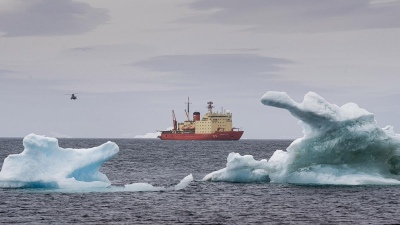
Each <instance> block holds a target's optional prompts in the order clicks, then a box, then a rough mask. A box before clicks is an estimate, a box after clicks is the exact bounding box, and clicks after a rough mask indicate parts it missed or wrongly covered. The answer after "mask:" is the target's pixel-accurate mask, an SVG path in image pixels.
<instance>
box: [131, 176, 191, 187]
mask: <svg viewBox="0 0 400 225" xmlns="http://www.w3.org/2000/svg"><path fill="white" fill-rule="evenodd" d="M192 181H193V176H192V174H189V175H187V176H186V177H185V178H183V179H182V180H181V181H180V182H179V184H177V185H175V186H173V187H169V188H165V187H154V186H153V185H151V184H148V183H133V184H127V185H125V191H178V190H182V189H184V188H186V187H187V186H188V185H189V184H190V182H192Z"/></svg>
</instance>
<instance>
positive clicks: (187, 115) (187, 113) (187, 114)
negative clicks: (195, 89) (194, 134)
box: [185, 97, 192, 121]
mask: <svg viewBox="0 0 400 225" xmlns="http://www.w3.org/2000/svg"><path fill="white" fill-rule="evenodd" d="M185 104H187V112H186V110H185V113H186V117H187V119H188V121H189V120H190V119H189V115H190V114H189V104H192V103H191V102H189V97H188V101H187V102H185Z"/></svg>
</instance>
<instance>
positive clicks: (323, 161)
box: [203, 91, 400, 185]
mask: <svg viewBox="0 0 400 225" xmlns="http://www.w3.org/2000/svg"><path fill="white" fill-rule="evenodd" d="M261 102H262V103H263V104H264V105H268V106H273V107H278V108H283V109H286V110H288V111H289V112H290V113H291V114H292V115H293V116H294V117H296V118H298V119H299V120H300V123H301V124H302V126H303V134H304V137H302V138H299V139H297V140H295V141H293V142H292V143H291V144H290V146H289V147H288V148H287V149H286V151H283V150H276V151H275V153H274V154H273V155H272V157H271V158H270V159H269V160H268V161H267V160H261V161H257V160H254V159H253V158H252V157H250V156H240V155H239V154H234V153H231V154H230V155H229V157H228V162H227V167H226V168H224V169H222V170H219V171H215V172H213V173H210V174H208V175H206V176H205V177H204V178H203V180H214V181H231V182H254V181H264V182H268V181H270V182H275V183H300V184H345V185H361V184H400V176H399V174H400V137H399V135H398V134H395V132H394V131H393V127H391V126H387V127H385V128H380V127H379V126H378V125H377V122H376V121H375V119H374V115H373V114H372V113H370V112H368V111H366V110H365V109H362V108H360V107H358V105H357V104H355V103H347V104H345V105H343V106H341V107H339V106H337V105H335V104H331V103H329V102H327V101H326V100H325V99H323V98H322V97H321V96H319V95H317V94H316V93H313V92H309V93H307V94H306V95H305V96H304V100H303V102H302V103H297V102H295V101H294V100H293V99H291V98H290V97H289V96H288V95H287V94H286V93H284V92H272V91H270V92H267V93H266V94H265V95H264V96H263V97H262V98H261Z"/></svg>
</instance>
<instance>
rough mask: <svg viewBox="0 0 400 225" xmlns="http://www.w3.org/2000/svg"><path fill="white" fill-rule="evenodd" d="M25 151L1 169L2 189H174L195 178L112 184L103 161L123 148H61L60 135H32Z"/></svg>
mask: <svg viewBox="0 0 400 225" xmlns="http://www.w3.org/2000/svg"><path fill="white" fill-rule="evenodd" d="M23 145H24V151H23V152H22V153H20V154H12V155H9V156H8V157H7V158H5V160H4V163H3V167H2V169H1V171H0V188H45V189H49V188H50V189H57V190H60V189H62V190H69V191H70V190H72V191H101V192H113V191H118V192H121V191H174V190H181V189H183V188H185V187H186V186H188V185H189V184H190V182H192V181H193V176H192V175H191V174H190V175H188V176H186V177H185V178H184V179H182V180H181V182H180V183H179V184H177V185H175V186H173V187H169V188H164V187H154V186H152V185H151V184H147V183H136V184H127V185H125V187H115V186H111V182H110V181H109V180H108V178H107V176H106V175H105V174H103V173H101V172H100V171H99V169H100V167H101V166H102V165H103V163H104V162H105V161H107V160H109V159H111V158H113V157H114V156H115V155H116V154H117V153H118V151H119V147H118V145H117V144H115V143H113V142H107V143H105V144H102V145H100V146H98V147H94V148H88V149H72V148H66V149H64V148H60V147H59V146H58V140H57V139H56V138H51V137H44V136H39V135H36V134H29V135H27V136H26V137H25V138H24V140H23Z"/></svg>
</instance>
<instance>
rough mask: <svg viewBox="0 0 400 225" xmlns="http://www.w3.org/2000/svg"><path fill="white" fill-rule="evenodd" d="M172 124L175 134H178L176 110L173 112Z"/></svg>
mask: <svg viewBox="0 0 400 225" xmlns="http://www.w3.org/2000/svg"><path fill="white" fill-rule="evenodd" d="M172 124H173V126H174V129H173V131H174V132H173V133H176V130H177V128H178V123H177V122H176V117H175V112H174V110H172Z"/></svg>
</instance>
